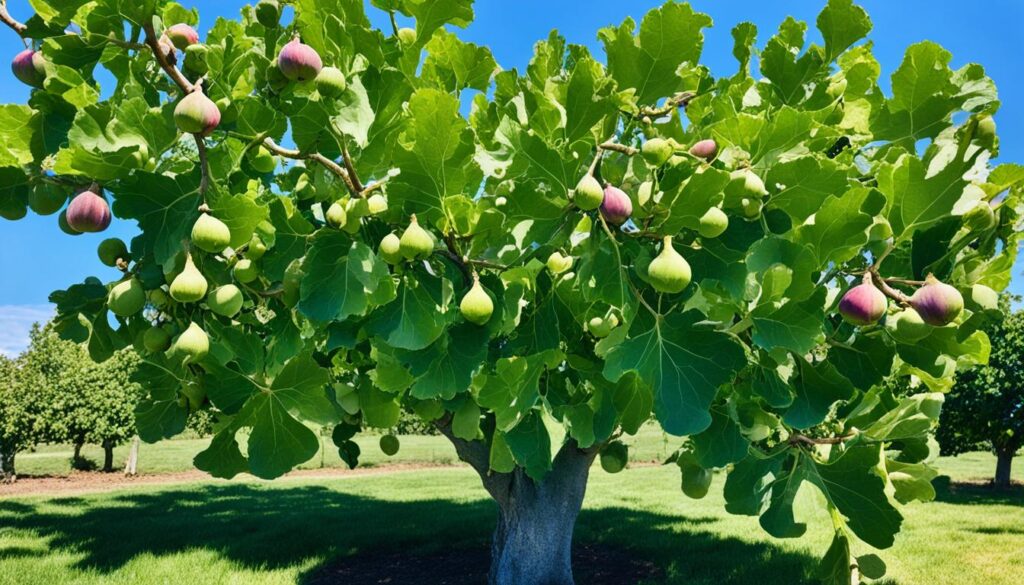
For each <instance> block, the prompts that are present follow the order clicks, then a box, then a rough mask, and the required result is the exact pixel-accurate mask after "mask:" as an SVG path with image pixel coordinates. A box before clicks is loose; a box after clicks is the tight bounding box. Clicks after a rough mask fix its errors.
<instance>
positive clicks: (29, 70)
mask: <svg viewBox="0 0 1024 585" xmlns="http://www.w3.org/2000/svg"><path fill="white" fill-rule="evenodd" d="M11 71H12V72H14V76H15V77H17V78H18V81H20V82H22V83H24V84H25V85H30V86H32V87H35V88H42V87H43V82H44V81H46V59H45V58H44V57H43V54H42V53H40V52H39V51H34V50H32V49H25V50H24V51H22V52H20V53H18V54H17V55H15V56H14V60H13V61H11Z"/></svg>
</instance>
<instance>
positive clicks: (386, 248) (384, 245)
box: [377, 234, 402, 264]
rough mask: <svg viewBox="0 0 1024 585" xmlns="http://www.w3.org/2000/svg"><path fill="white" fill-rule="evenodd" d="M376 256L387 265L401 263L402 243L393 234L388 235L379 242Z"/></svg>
mask: <svg viewBox="0 0 1024 585" xmlns="http://www.w3.org/2000/svg"><path fill="white" fill-rule="evenodd" d="M377 254H378V255H380V257H381V258H383V259H384V261H385V262H387V263H388V264H399V263H401V262H402V242H401V240H399V239H398V236H396V235H395V234H388V235H386V236H384V238H383V239H382V240H381V241H380V246H378V248H377Z"/></svg>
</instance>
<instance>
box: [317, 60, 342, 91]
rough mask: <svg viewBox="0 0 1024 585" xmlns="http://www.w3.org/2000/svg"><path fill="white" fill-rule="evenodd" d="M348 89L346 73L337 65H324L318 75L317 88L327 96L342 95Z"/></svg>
mask: <svg viewBox="0 0 1024 585" xmlns="http://www.w3.org/2000/svg"><path fill="white" fill-rule="evenodd" d="M346 89H348V82H347V81H346V80H345V74H344V73H342V72H341V69H338V68H337V67H324V68H323V69H321V70H320V73H318V74H317V76H316V90H317V91H318V92H320V95H322V96H324V97H327V98H337V97H341V94H343V93H345V90H346Z"/></svg>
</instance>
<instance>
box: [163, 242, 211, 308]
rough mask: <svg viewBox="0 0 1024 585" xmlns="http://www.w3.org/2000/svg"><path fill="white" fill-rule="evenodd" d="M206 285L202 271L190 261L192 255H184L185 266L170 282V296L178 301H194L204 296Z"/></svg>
mask: <svg viewBox="0 0 1024 585" xmlns="http://www.w3.org/2000/svg"><path fill="white" fill-rule="evenodd" d="M208 287H209V285H208V284H207V282H206V278H205V277H204V276H203V273H202V272H199V269H198V268H196V265H195V263H194V262H192V255H191V254H189V255H187V256H185V268H184V269H182V271H181V272H180V273H179V274H178V276H176V277H174V280H173V281H172V282H171V298H172V299H174V300H176V301H178V302H179V303H195V302H198V301H200V300H202V298H203V297H205V296H206V289H207V288H208Z"/></svg>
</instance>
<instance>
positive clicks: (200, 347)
mask: <svg viewBox="0 0 1024 585" xmlns="http://www.w3.org/2000/svg"><path fill="white" fill-rule="evenodd" d="M171 351H172V352H173V353H174V355H176V356H182V357H186V358H189V361H191V362H197V361H200V360H202V359H203V358H204V357H206V354H208V353H210V337H209V336H208V335H207V334H206V331H204V330H203V328H202V327H200V326H199V325H197V324H196V323H195V322H192V323H189V325H188V328H187V329H185V331H184V332H183V333H182V334H181V335H179V336H178V339H177V340H175V342H174V346H173V348H172V350H171Z"/></svg>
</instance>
